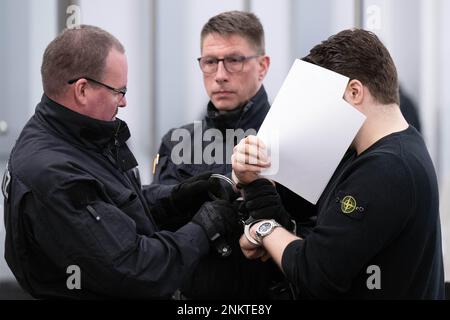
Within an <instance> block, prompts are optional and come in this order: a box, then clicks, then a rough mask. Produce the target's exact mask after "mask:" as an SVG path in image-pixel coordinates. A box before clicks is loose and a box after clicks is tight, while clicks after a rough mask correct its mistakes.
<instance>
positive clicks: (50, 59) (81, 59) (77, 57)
mask: <svg viewBox="0 0 450 320" xmlns="http://www.w3.org/2000/svg"><path fill="white" fill-rule="evenodd" d="M112 48H114V49H116V50H117V51H119V52H121V53H124V52H125V49H124V47H123V46H122V44H121V43H120V42H119V40H117V39H116V38H115V37H114V36H113V35H111V34H110V33H108V32H107V31H105V30H103V29H100V28H98V27H94V26H88V25H81V26H80V27H78V28H74V29H65V30H64V31H63V32H61V34H59V35H58V36H57V37H56V38H55V39H54V40H53V41H52V42H50V44H49V45H48V46H47V48H46V49H45V52H44V57H43V60H42V66H41V75H42V84H43V87H44V92H45V93H46V94H47V95H50V96H58V95H60V94H62V93H64V92H65V90H66V89H67V87H66V86H67V82H68V81H69V80H72V79H76V78H79V77H91V78H93V79H98V80H99V81H101V80H102V77H103V74H104V69H105V64H106V58H107V56H108V54H109V52H110V50H111V49H112Z"/></svg>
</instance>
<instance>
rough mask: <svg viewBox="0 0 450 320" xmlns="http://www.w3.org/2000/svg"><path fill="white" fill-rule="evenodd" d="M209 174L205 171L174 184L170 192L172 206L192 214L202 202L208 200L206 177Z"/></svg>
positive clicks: (209, 173)
mask: <svg viewBox="0 0 450 320" xmlns="http://www.w3.org/2000/svg"><path fill="white" fill-rule="evenodd" d="M211 174H212V173H211V172H205V173H202V174H199V175H198V176H194V177H191V178H189V179H187V180H185V181H183V182H181V183H180V184H178V185H176V186H175V187H174V188H173V189H172V192H171V193H170V200H171V201H172V204H173V205H174V207H175V208H176V209H177V210H178V211H180V212H186V213H188V214H190V215H191V216H192V215H193V214H195V213H196V212H197V210H198V209H199V208H200V206H201V205H202V204H203V203H205V202H206V201H210V200H211V199H210V198H209V196H208V190H209V182H208V179H209V177H210V176H211Z"/></svg>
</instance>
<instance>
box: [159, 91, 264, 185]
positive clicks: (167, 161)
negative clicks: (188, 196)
mask: <svg viewBox="0 0 450 320" xmlns="http://www.w3.org/2000/svg"><path fill="white" fill-rule="evenodd" d="M269 109H270V104H269V101H268V100H267V93H266V91H265V89H264V87H263V86H261V88H260V89H259V91H258V92H257V93H256V95H255V96H254V97H253V98H252V99H250V101H249V102H248V103H247V104H246V105H245V106H243V107H241V108H238V109H235V110H233V111H230V112H226V113H220V112H219V111H218V110H217V109H216V107H215V106H214V105H213V104H212V102H209V104H208V107H207V114H206V115H205V117H204V119H203V120H202V121H201V122H198V123H191V124H188V125H186V126H183V127H181V128H176V129H171V130H170V131H169V132H167V133H166V134H165V135H164V137H163V138H162V141H161V145H160V148H159V151H158V156H157V159H156V160H157V163H155V172H154V178H153V184H165V185H170V184H175V183H179V182H181V181H184V180H185V179H187V178H190V177H193V176H196V175H198V174H200V173H202V172H205V171H212V172H214V173H220V174H224V175H225V174H226V175H230V173H231V160H230V157H231V153H232V150H233V147H234V146H235V145H236V144H237V143H239V141H240V140H239V141H238V139H236V138H234V139H233V138H231V139H230V138H229V139H227V130H228V134H230V133H231V132H233V131H230V130H237V129H241V130H242V132H244V133H245V132H247V133H252V132H253V134H255V133H256V132H258V130H259V128H260V127H261V124H262V123H263V121H264V118H265V117H266V115H267V113H268V112H269ZM211 129H216V130H218V131H219V132H220V134H218V132H217V131H216V132H214V131H212V130H211ZM207 130H210V133H212V135H214V137H212V136H208V134H206V135H205V132H206V131H207ZM215 133H217V134H215ZM246 135H248V134H246ZM220 136H221V137H222V138H223V139H220ZM218 137H219V138H218ZM183 138H184V139H183ZM211 140H213V141H211ZM183 148H184V150H185V151H186V150H187V151H188V153H189V155H188V158H189V159H188V161H183V162H182V163H179V162H177V161H176V159H175V157H176V156H179V154H180V153H182V151H181V149H183ZM227 148H228V150H227ZM213 149H216V150H215V151H219V150H221V152H222V155H218V154H214V152H210V151H213ZM174 151H175V152H174ZM227 151H228V154H227ZM211 155H212V156H211ZM184 159H186V158H184Z"/></svg>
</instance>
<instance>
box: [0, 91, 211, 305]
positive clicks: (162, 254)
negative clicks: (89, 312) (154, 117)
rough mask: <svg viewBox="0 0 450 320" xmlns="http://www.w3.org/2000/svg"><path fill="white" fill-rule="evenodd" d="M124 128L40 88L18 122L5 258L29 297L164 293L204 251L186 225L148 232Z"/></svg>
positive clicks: (150, 226)
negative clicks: (25, 120) (73, 108)
mask: <svg viewBox="0 0 450 320" xmlns="http://www.w3.org/2000/svg"><path fill="white" fill-rule="evenodd" d="M129 136H130V134H129V130H128V127H127V125H126V123H125V122H123V121H121V120H119V119H117V120H115V121H111V122H105V121H99V120H95V119H91V118H88V117H86V116H83V115H81V114H78V113H75V112H73V111H71V110H69V109H67V108H65V107H63V106H61V105H59V104H57V103H56V102H54V101H52V100H50V99H49V98H48V97H46V96H45V95H44V96H43V98H42V101H41V102H40V103H39V104H38V106H37V108H36V112H35V114H34V116H33V117H32V118H31V119H30V121H29V122H28V123H27V124H26V126H25V127H24V129H23V131H22V133H21V135H20V137H19V139H18V140H17V142H16V145H15V147H14V149H13V151H12V153H11V156H10V159H9V164H8V170H7V173H6V175H5V179H4V183H3V192H4V193H5V226H6V241H5V257H6V261H7V262H8V265H9V267H10V268H11V270H12V271H13V273H14V275H15V277H16V278H17V280H18V282H19V283H20V284H21V286H22V287H23V288H25V289H26V290H27V291H28V292H30V293H31V294H32V295H33V296H34V297H38V298H48V297H59V298H108V297H124V298H166V297H169V296H170V295H171V294H172V293H173V292H174V291H175V289H176V288H178V287H179V286H180V284H181V283H182V281H183V279H184V278H185V277H188V276H189V275H190V274H191V272H192V271H193V269H194V268H195V266H196V264H197V262H198V260H199V259H200V258H201V257H202V256H203V255H205V254H206V253H207V252H208V249H209V245H208V240H207V238H206V235H205V234H204V232H203V230H202V229H201V227H200V226H198V225H196V224H193V223H188V224H187V225H185V226H184V227H182V228H181V229H179V230H178V231H177V232H174V233H171V232H167V231H158V228H157V226H156V224H155V222H154V220H153V218H152V215H151V210H150V208H149V204H148V203H147V201H146V200H145V196H144V195H143V193H142V191H141V186H140V184H139V183H138V181H137V179H136V177H135V175H134V174H133V168H135V166H136V165H137V163H136V160H135V158H134V156H133V155H132V153H131V152H130V150H129V149H128V147H127V146H126V144H125V141H126V140H127V139H128V138H129Z"/></svg>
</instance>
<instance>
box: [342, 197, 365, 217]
mask: <svg viewBox="0 0 450 320" xmlns="http://www.w3.org/2000/svg"><path fill="white" fill-rule="evenodd" d="M336 202H337V203H338V205H339V211H340V213H342V214H343V215H345V216H348V217H350V218H356V219H360V218H362V217H363V215H364V212H365V210H366V208H365V205H364V203H363V201H360V200H359V199H358V198H357V197H356V196H355V195H350V194H345V193H343V192H339V193H338V195H337V197H336Z"/></svg>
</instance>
